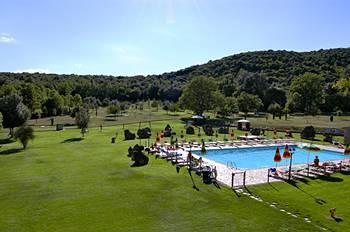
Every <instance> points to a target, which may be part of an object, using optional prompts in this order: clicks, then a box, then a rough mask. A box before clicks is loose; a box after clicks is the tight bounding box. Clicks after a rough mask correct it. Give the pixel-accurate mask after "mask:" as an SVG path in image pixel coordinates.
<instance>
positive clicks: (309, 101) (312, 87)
mask: <svg viewBox="0 0 350 232" xmlns="http://www.w3.org/2000/svg"><path fill="white" fill-rule="evenodd" d="M324 87H325V84H324V79H323V78H322V77H321V76H320V75H318V74H314V73H305V74H304V75H301V76H298V77H295V78H294V79H293V80H292V83H291V85H290V90H289V97H288V101H289V105H290V106H291V109H292V110H294V111H301V112H308V113H310V112H311V111H314V109H315V107H318V106H319V105H320V104H321V103H322V102H323V99H324Z"/></svg>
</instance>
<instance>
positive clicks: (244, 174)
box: [243, 171, 247, 187]
mask: <svg viewBox="0 0 350 232" xmlns="http://www.w3.org/2000/svg"><path fill="white" fill-rule="evenodd" d="M246 174H247V173H246V171H244V173H243V186H244V187H245V177H246Z"/></svg>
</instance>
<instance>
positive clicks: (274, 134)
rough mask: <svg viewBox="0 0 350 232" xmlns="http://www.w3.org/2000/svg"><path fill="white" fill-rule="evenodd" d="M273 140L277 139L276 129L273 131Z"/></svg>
mask: <svg viewBox="0 0 350 232" xmlns="http://www.w3.org/2000/svg"><path fill="white" fill-rule="evenodd" d="M273 138H274V139H277V130H276V129H274V130H273Z"/></svg>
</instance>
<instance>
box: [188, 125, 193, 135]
mask: <svg viewBox="0 0 350 232" xmlns="http://www.w3.org/2000/svg"><path fill="white" fill-rule="evenodd" d="M186 134H188V135H194V128H193V126H189V127H187V128H186Z"/></svg>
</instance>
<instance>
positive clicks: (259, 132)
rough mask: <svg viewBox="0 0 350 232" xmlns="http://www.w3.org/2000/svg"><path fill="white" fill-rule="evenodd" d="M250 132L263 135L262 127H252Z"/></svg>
mask: <svg viewBox="0 0 350 232" xmlns="http://www.w3.org/2000/svg"><path fill="white" fill-rule="evenodd" d="M250 133H251V134H252V135H256V136H259V135H261V129H260V128H252V129H250Z"/></svg>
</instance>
